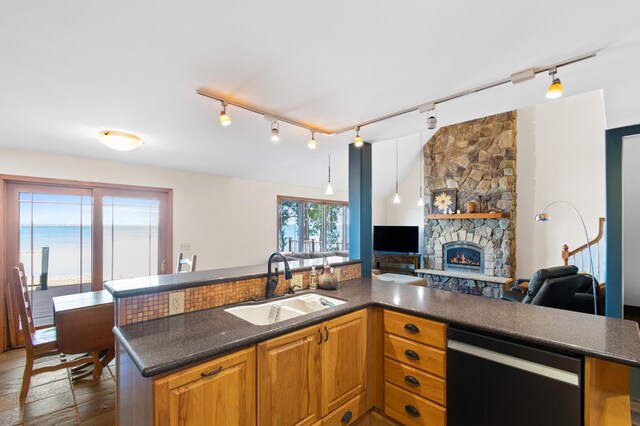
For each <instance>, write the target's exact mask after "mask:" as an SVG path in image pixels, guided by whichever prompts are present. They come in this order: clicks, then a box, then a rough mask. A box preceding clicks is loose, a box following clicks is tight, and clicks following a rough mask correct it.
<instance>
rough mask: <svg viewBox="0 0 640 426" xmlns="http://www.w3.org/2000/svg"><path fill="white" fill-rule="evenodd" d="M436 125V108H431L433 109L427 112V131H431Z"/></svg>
mask: <svg viewBox="0 0 640 426" xmlns="http://www.w3.org/2000/svg"><path fill="white" fill-rule="evenodd" d="M437 125H438V116H437V114H436V107H435V105H434V106H433V109H431V110H429V117H427V129H429V130H433V129H435V128H436V126H437Z"/></svg>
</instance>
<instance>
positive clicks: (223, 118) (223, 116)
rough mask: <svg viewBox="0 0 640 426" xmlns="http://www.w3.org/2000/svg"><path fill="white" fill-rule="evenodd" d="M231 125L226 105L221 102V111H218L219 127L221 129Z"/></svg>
mask: <svg viewBox="0 0 640 426" xmlns="http://www.w3.org/2000/svg"><path fill="white" fill-rule="evenodd" d="M229 124H231V117H229V116H228V115H227V103H226V102H225V101H222V111H220V125H221V126H222V127H227V126H228V125H229Z"/></svg>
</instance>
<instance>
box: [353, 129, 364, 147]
mask: <svg viewBox="0 0 640 426" xmlns="http://www.w3.org/2000/svg"><path fill="white" fill-rule="evenodd" d="M353 144H354V145H355V146H356V148H360V147H361V146H362V145H364V141H363V140H362V138H361V137H360V127H356V137H355V139H354V140H353Z"/></svg>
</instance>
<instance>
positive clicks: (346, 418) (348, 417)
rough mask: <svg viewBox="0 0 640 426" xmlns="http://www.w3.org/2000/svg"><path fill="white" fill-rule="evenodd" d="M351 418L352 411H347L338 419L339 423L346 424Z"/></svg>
mask: <svg viewBox="0 0 640 426" xmlns="http://www.w3.org/2000/svg"><path fill="white" fill-rule="evenodd" d="M352 418H353V413H351V411H347V412H346V413H344V416H342V419H340V423H342V424H345V425H346V424H347V423H349V422H350V421H351V419H352Z"/></svg>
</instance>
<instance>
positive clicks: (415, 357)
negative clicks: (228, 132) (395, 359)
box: [404, 349, 420, 361]
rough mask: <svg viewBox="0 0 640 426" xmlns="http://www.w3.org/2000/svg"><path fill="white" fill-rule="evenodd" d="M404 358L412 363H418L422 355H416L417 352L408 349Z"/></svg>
mask: <svg viewBox="0 0 640 426" xmlns="http://www.w3.org/2000/svg"><path fill="white" fill-rule="evenodd" d="M404 356H406V357H407V358H409V359H410V360H411V361H418V360H419V359H420V355H418V354H417V353H416V351H412V350H411V349H407V350H406V351H404Z"/></svg>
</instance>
